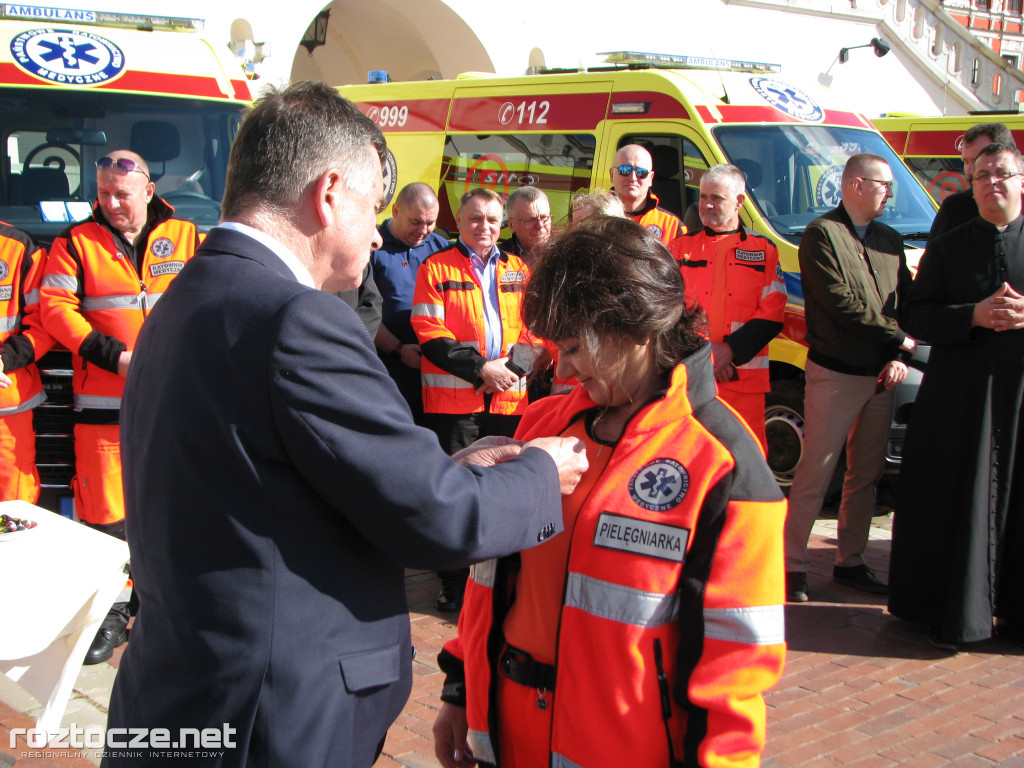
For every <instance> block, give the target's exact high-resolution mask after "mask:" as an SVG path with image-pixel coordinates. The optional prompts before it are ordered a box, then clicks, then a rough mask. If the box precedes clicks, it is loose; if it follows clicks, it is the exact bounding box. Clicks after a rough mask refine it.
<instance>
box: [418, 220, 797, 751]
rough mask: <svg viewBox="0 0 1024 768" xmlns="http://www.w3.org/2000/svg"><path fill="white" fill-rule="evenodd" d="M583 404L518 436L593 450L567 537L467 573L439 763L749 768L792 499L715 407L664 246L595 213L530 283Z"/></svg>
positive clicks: (558, 399) (439, 734) (768, 669)
mask: <svg viewBox="0 0 1024 768" xmlns="http://www.w3.org/2000/svg"><path fill="white" fill-rule="evenodd" d="M524 317H525V319H526V322H527V324H528V326H529V327H530V329H531V332H532V333H534V334H536V335H538V336H541V337H543V338H548V339H551V340H553V341H554V343H555V344H556V346H557V347H558V351H559V357H558V371H557V375H558V376H564V377H567V376H575V377H576V378H577V379H578V380H579V385H578V386H577V387H575V388H574V389H573V390H572V391H571V392H569V393H567V394H565V395H562V396H554V397H548V398H545V399H543V400H541V401H538V402H537V403H535V404H533V405H532V406H531V407H530V409H529V410H528V411H527V413H526V415H525V416H524V418H523V420H522V422H521V424H520V427H519V432H518V433H517V437H518V438H520V439H529V438H531V437H533V436H535V435H541V434H543V435H552V434H559V435H565V436H574V437H577V438H579V439H581V440H583V441H584V442H585V443H586V446H587V457H588V461H589V464H590V469H589V470H588V472H587V474H586V475H584V478H583V480H582V481H581V482H580V484H579V486H578V487H577V489H576V491H575V492H574V493H573V494H572V495H571V496H567V497H565V499H564V502H563V516H564V522H565V533H564V534H562V535H560V536H556V537H554V538H552V539H551V540H550V541H547V542H545V543H544V544H542V545H540V546H538V547H535V548H534V549H531V550H529V551H526V552H523V553H521V554H520V555H518V556H516V557H512V558H502V559H500V560H496V561H488V562H485V563H481V564H478V565H476V566H474V567H473V569H472V572H471V576H470V582H469V586H468V589H467V592H466V597H465V603H464V605H463V609H462V614H461V617H460V619H459V635H458V637H457V638H455V639H454V640H452V641H451V642H449V643H448V644H447V645H446V646H445V649H444V650H443V651H442V653H441V654H440V656H439V658H438V661H439V663H440V665H441V668H442V669H443V670H444V671H445V672H446V674H447V679H446V684H445V688H444V692H443V695H442V699H443V700H444V701H445V704H444V706H443V707H442V710H441V712H440V713H439V715H438V718H437V721H436V723H435V725H434V736H435V751H436V754H437V757H438V759H439V760H440V761H441V762H442V764H443V765H445V766H446V768H455V766H460V765H470V764H472V762H474V761H475V762H476V763H479V764H484V765H497V766H501V767H502V768H524V767H526V766H529V767H533V766H585V767H586V768H602V767H603V766H609V767H611V766H615V767H616V768H617V767H618V766H622V765H643V766H681V765H701V766H719V765H722V766H724V765H729V766H751V767H752V766H756V765H758V764H759V757H760V753H761V751H762V749H763V747H764V742H765V705H764V700H763V697H762V695H763V692H764V691H765V690H767V689H768V688H769V687H771V686H772V685H773V684H774V683H775V682H776V681H777V680H778V678H779V676H780V675H781V673H782V667H783V661H784V657H785V642H784V627H783V606H782V604H783V599H784V569H783V553H782V526H783V520H784V517H785V502H784V500H783V498H782V495H781V493H780V492H779V490H778V487H777V486H776V485H775V482H774V480H773V478H772V474H771V472H770V471H769V469H768V467H767V466H766V464H765V462H764V459H763V458H762V456H761V452H760V449H759V447H758V445H757V443H756V442H755V441H754V439H753V438H752V437H751V436H750V434H749V432H748V431H747V430H746V429H745V428H744V426H743V425H742V424H741V423H740V422H739V420H738V419H737V418H736V417H735V415H734V414H733V413H732V411H730V410H729V409H728V408H727V407H725V406H724V405H723V404H722V403H721V402H720V401H718V400H717V399H716V397H715V382H714V376H713V373H712V368H711V360H710V353H709V345H708V344H707V342H705V341H704V339H703V337H702V336H701V334H700V325H701V323H702V322H703V316H702V314H701V313H700V310H699V309H694V308H688V307H687V306H686V305H685V303H684V301H683V284H682V278H681V276H680V274H679V270H678V268H677V267H676V265H675V262H674V261H673V260H672V258H671V256H670V255H669V253H668V251H667V250H666V249H665V248H664V246H662V245H661V243H660V242H658V241H657V239H656V238H655V237H653V236H652V235H651V234H650V233H648V232H647V231H646V230H644V229H643V227H640V226H638V225H636V224H634V223H633V222H630V221H628V220H623V219H614V218H608V217H598V218H597V219H595V220H594V221H593V222H588V223H587V224H586V225H585V226H583V227H581V228H579V229H576V230H573V231H570V232H568V233H565V234H564V235H562V236H561V237H560V238H559V239H557V240H556V241H554V242H553V243H552V244H551V246H550V247H549V251H548V253H547V254H546V255H545V256H544V258H543V259H541V260H540V262H539V266H538V268H537V271H536V272H535V273H534V274H533V276H532V278H531V281H530V283H529V285H528V287H527V294H526V298H525V302H524Z"/></svg>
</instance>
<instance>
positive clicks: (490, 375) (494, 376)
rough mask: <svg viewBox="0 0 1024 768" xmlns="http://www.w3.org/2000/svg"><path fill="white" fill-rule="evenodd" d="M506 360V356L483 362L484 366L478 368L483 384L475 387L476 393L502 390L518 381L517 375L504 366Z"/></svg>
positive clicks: (491, 392)
mask: <svg viewBox="0 0 1024 768" xmlns="http://www.w3.org/2000/svg"><path fill="white" fill-rule="evenodd" d="M507 362H508V358H507V357H502V358H499V359H497V360H488V361H487V362H486V363H484V367H483V368H481V369H480V379H481V380H482V381H483V384H481V385H480V386H479V387H477V389H476V393H477V394H478V395H482V394H493V393H495V392H504V391H505V390H507V389H511V388H512V387H513V386H514V385H515V383H516V382H517V381H519V377H518V376H516V375H515V374H514V373H512V371H510V370H509V369H508V368H507V367H506V365H505V363H507Z"/></svg>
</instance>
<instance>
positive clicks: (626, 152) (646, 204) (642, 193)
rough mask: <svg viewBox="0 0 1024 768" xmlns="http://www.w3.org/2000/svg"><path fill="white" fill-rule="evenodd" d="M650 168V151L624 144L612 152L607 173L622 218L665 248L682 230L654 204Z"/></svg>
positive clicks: (673, 215) (663, 210)
mask: <svg viewBox="0 0 1024 768" xmlns="http://www.w3.org/2000/svg"><path fill="white" fill-rule="evenodd" d="M653 167H654V160H653V158H652V157H651V153H650V152H648V151H647V150H646V149H644V148H643V147H641V146H640V145H639V144H627V145H626V146H624V147H620V148H619V151H618V152H616V153H615V160H614V161H613V162H612V167H611V169H610V170H609V171H608V173H609V175H610V176H611V181H612V187H614V189H615V194H616V195H618V197H619V199H620V200H621V201H622V207H623V208H625V209H626V216H627V217H629V218H631V219H632V220H633V221H635V222H636V223H637V224H640V225H641V226H643V227H646V228H647V229H648V231H650V232H651V233H652V234H653V235H654V236H655V237H657V238H658V239H659V240H661V242H663V243H665V245H668V244H669V243H671V242H672V241H673V240H674V239H675V238H677V237H679V235H681V234H682V233H683V232H684V231H685V230H684V229H683V225H682V223H681V222H680V221H679V217H678V216H676V215H675V214H674V213H671V212H670V211H666V210H665V209H664V208H662V207H661V206H660V205H658V202H659V201H658V196H657V195H655V194H654V193H653V192H651V184H652V183H653V182H654V170H653Z"/></svg>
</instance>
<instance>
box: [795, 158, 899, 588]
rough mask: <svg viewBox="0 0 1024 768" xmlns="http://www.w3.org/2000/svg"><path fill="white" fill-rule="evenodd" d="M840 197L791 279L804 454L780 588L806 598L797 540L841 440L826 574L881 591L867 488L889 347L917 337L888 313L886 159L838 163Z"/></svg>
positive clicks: (890, 240)
mask: <svg viewBox="0 0 1024 768" xmlns="http://www.w3.org/2000/svg"><path fill="white" fill-rule="evenodd" d="M842 184H843V197H842V200H841V201H840V202H839V205H838V206H837V207H836V208H835V209H834V210H832V211H829V212H828V213H826V214H824V215H822V216H819V217H818V218H816V219H815V220H814V221H812V222H811V223H810V224H808V225H807V230H806V231H805V232H804V235H803V238H802V239H801V240H800V254H799V255H800V281H801V284H802V285H803V292H804V310H805V312H806V318H807V334H806V342H807V346H808V347H809V348H810V349H809V351H808V353H807V366H806V369H805V375H806V383H805V387H806V389H805V394H804V452H803V458H802V459H801V461H800V463H799V464H798V465H797V469H796V476H795V477H794V478H793V487H792V488H791V489H790V492H789V513H788V514H787V516H786V530H785V537H786V598H787V600H788V601H789V602H800V603H802V602H806V601H807V600H808V593H807V571H808V568H809V566H810V559H809V557H808V554H807V539H808V537H809V536H810V533H811V528H812V526H813V525H814V520H815V518H816V517H817V516H818V513H819V512H820V511H821V505H822V503H823V502H824V500H825V490H826V487H827V486H828V483H829V480H830V478H831V477H832V474H833V472H834V471H835V466H836V462H837V461H838V460H839V454H840V453H841V452H842V450H843V446H844V445H845V446H846V464H847V470H846V476H845V478H844V481H843V496H842V502H841V503H840V506H839V531H838V536H837V539H838V546H837V548H836V556H835V565H834V566H833V568H832V579H833V580H834V581H836V582H839V583H840V584H846V585H847V586H851V587H854V588H855V589H859V590H861V591H863V592H869V593H872V594H881V595H884V594H885V593H886V591H887V587H886V584H885V583H884V582H883V581H882V580H881V579H879V578H878V577H877V576H875V573H874V572H873V571H872V570H871V568H869V567H868V565H867V563H866V562H865V561H864V550H865V549H866V547H867V543H868V533H869V531H870V528H871V516H872V514H873V513H874V509H875V487H876V486H877V484H878V481H879V480H881V479H882V473H883V472H884V470H885V445H886V436H887V435H888V432H889V424H890V422H891V421H892V409H893V400H894V395H895V393H894V391H893V389H894V387H895V386H896V385H897V384H899V383H900V382H901V381H903V380H904V379H905V378H906V376H907V366H906V364H905V363H903V362H901V361H900V360H898V359H897V356H898V355H899V353H900V352H908V353H913V351H914V350H915V349H916V347H917V342H915V341H914V339H912V338H911V337H909V336H907V335H906V334H905V333H904V332H903V331H901V330H900V328H899V325H898V324H897V322H896V314H897V312H898V310H899V308H900V304H901V302H902V301H903V298H904V297H905V296H906V293H907V291H908V290H909V289H910V285H911V282H912V280H913V278H912V277H911V274H910V270H909V269H908V268H907V261H906V257H905V256H904V253H903V237H902V236H901V235H900V233H899V232H897V231H896V230H895V229H893V228H892V227H889V226H887V225H885V224H883V223H881V222H880V221H878V219H879V218H880V217H881V216H882V215H883V214H884V213H885V206H886V203H888V202H889V200H890V199H891V198H892V196H893V177H892V169H891V168H890V167H889V164H888V163H887V162H886V160H885V159H884V158H882V157H879V156H878V155H869V154H858V155H853V156H852V157H851V158H850V159H849V160H847V161H846V166H845V167H844V169H843V180H842Z"/></svg>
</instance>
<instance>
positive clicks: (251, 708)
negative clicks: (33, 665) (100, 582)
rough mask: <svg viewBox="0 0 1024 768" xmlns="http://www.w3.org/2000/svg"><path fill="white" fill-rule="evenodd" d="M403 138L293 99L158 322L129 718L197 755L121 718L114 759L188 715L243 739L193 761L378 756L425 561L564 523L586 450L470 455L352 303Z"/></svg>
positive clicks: (133, 453)
mask: <svg viewBox="0 0 1024 768" xmlns="http://www.w3.org/2000/svg"><path fill="white" fill-rule="evenodd" d="M384 150H385V146H384V139H383V136H382V134H381V133H380V131H379V129H378V128H377V126H376V125H375V124H374V123H373V122H372V121H370V120H368V119H367V118H365V117H364V116H363V115H362V114H361V113H360V112H359V111H358V110H357V109H356V108H355V107H354V106H353V105H352V104H351V103H349V102H347V101H345V100H344V99H342V98H341V97H339V96H338V94H337V92H336V91H335V90H334V89H331V88H329V87H328V86H326V85H324V84H322V83H298V84H296V85H293V86H290V87H289V88H287V89H286V90H284V91H277V90H274V89H272V90H271V91H270V92H269V93H267V95H265V96H264V97H262V98H261V99H260V100H259V102H258V103H257V104H256V106H255V107H254V108H253V110H252V111H251V112H250V113H249V115H248V116H247V117H246V118H245V119H244V120H243V122H242V125H241V127H240V129H239V133H238V137H237V138H236V140H235V143H234V146H233V147H232V150H231V158H230V161H229V164H228V177H227V183H226V189H225V193H224V200H223V204H222V205H223V207H222V211H223V217H224V221H223V223H222V225H221V227H219V228H217V229H214V230H213V231H212V232H211V233H210V235H209V237H208V238H207V240H206V242H205V244H204V246H203V248H202V250H201V252H200V253H199V254H198V255H197V256H196V258H195V259H194V267H192V266H191V265H190V266H189V267H187V268H186V269H184V270H183V271H182V272H181V274H180V275H179V277H178V279H177V280H176V281H175V284H174V286H173V288H174V290H171V291H168V292H167V293H165V294H164V296H163V297H162V298H161V300H160V303H159V304H158V305H157V307H156V308H155V310H154V311H153V313H152V315H151V316H150V318H149V320H148V322H147V324H146V327H145V329H144V332H143V334H142V335H141V336H140V338H139V343H138V346H137V347H136V350H135V355H134V358H133V363H132V368H131V371H130V375H129V377H128V381H127V384H126V390H125V397H124V408H123V417H122V435H123V440H124V445H125V451H124V453H125V457H126V458H125V496H126V501H127V504H128V507H129V509H130V510H131V514H130V516H129V517H128V520H129V522H128V543H129V545H130V547H131V551H132V564H133V568H134V576H135V583H136V588H137V589H138V590H139V592H140V594H141V596H142V606H143V607H142V609H141V612H140V614H139V616H138V618H137V620H136V624H135V626H134V629H133V630H132V634H131V641H130V643H129V647H128V650H127V652H126V653H125V655H124V657H123V659H122V662H121V666H120V671H119V673H118V676H117V679H116V681H115V683H114V689H113V693H112V696H111V703H110V715H109V719H108V728H109V729H115V728H116V729H137V728H148V729H155V728H160V729H168V731H169V734H170V739H169V741H170V746H171V749H168V748H167V747H168V744H167V743H166V742H158V743H156V744H154V743H150V744H149V748H142V749H138V748H136V746H135V744H134V743H133V744H132V746H131V747H130V748H129V747H128V746H127V744H128V742H129V738H128V734H129V733H130V734H137V733H140V732H139V731H134V730H132V731H125V730H120V731H115V733H119V734H121V735H122V736H124V737H125V738H123V739H121V744H122V745H124V746H123V747H122V748H121V749H114V750H111V752H110V753H109V755H108V757H107V758H106V759H105V760H104V765H117V766H122V765H149V764H151V763H152V762H153V760H154V758H166V757H170V756H171V753H172V752H173V751H174V750H175V749H178V750H179V751H180V750H184V749H188V748H189V747H190V746H191V744H190V742H188V741H187V739H184V738H181V739H180V740H179V737H180V736H181V732H180V729H183V728H184V729H200V731H202V733H203V734H204V743H203V746H204V747H206V746H207V745H206V741H205V735H206V734H207V733H208V731H207V730H203V729H216V730H217V731H219V736H218V737H217V739H216V741H219V742H220V747H221V748H219V749H205V750H203V754H205V755H213V757H204V758H199V759H196V758H195V757H193V758H190V764H195V763H197V762H198V763H201V764H203V765H218V766H242V765H245V766H273V768H287V767H288V766H295V767H296V768H299V767H301V768H314V767H316V766H369V765H370V764H371V763H372V762H373V761H374V759H375V756H376V754H377V753H378V751H379V746H380V745H381V744H382V742H383V738H384V734H385V732H386V730H387V727H388V725H390V723H391V722H392V720H393V719H394V718H395V717H396V716H397V715H398V713H399V712H400V711H401V709H402V706H403V704H404V702H405V700H406V698H407V696H408V693H409V690H410V687H411V674H412V671H411V664H410V662H411V656H412V653H411V648H410V639H409V619H408V615H407V608H406V603H405V594H404V582H403V568H404V567H406V566H411V567H419V568H430V569H437V568H450V567H455V566H461V565H465V564H468V563H470V562H472V561H476V560H481V559H484V558H488V557H492V556H495V555H500V554H504V553H509V552H514V551H516V550H519V549H522V548H525V547H529V546H532V545H534V544H537V543H538V542H540V541H543V540H545V539H547V538H548V537H549V536H551V535H553V534H554V533H556V532H557V531H558V530H559V529H560V528H561V516H562V513H561V503H560V496H559V490H560V489H561V490H562V491H563V492H569V491H571V489H572V488H573V487H575V483H576V481H577V480H578V479H579V475H580V474H581V473H582V472H583V471H584V470H585V468H586V459H585V457H583V456H581V455H580V454H579V453H575V452H574V449H575V448H576V447H577V446H576V445H575V444H574V443H573V442H572V441H569V440H564V439H561V438H545V439H543V440H541V441H535V442H533V443H529V444H527V445H525V446H523V447H522V449H521V450H520V449H519V448H517V447H515V446H508V447H505V448H503V447H502V446H491V447H489V448H479V447H477V448H475V449H474V448H472V447H471V448H470V449H467V450H469V451H470V453H471V456H470V458H471V459H476V460H478V461H480V462H484V463H486V462H488V461H491V460H495V459H497V460H501V459H505V458H507V461H505V462H504V463H500V464H498V465H496V466H492V467H488V468H486V469H484V468H477V467H474V468H466V467H463V466H459V464H457V463H456V462H453V461H452V460H451V458H449V457H448V456H446V455H445V453H444V452H443V451H442V450H441V448H440V447H439V446H438V443H437V439H436V438H435V437H434V435H433V433H431V432H429V431H428V430H425V429H422V428H419V427H416V426H415V425H414V424H413V422H412V418H411V415H410V412H409V409H408V407H407V406H406V404H405V402H404V401H403V400H402V398H401V396H400V395H399V393H398V390H397V389H396V388H395V386H394V384H393V383H392V382H391V380H390V379H389V378H388V375H387V373H386V372H385V370H384V368H383V366H382V365H381V363H380V361H379V360H378V358H377V356H376V354H375V353H374V350H373V344H372V342H371V341H370V338H369V336H368V334H367V332H366V329H365V328H364V327H363V325H362V324H361V323H360V322H359V320H358V319H357V317H356V315H355V313H354V312H353V311H352V310H351V309H350V308H349V307H348V306H346V305H345V304H344V303H343V302H342V301H341V300H340V299H338V298H337V297H335V296H333V295H332V293H333V292H336V291H345V290H351V289H352V288H355V287H356V286H357V285H358V282H359V279H360V276H361V275H362V273H363V270H364V268H365V266H366V264H367V263H368V260H369V257H370V252H371V250H372V249H373V248H375V247H380V244H381V243H380V237H379V235H378V234H377V230H376V228H375V226H374V224H375V221H374V215H375V214H374V211H375V208H376V206H377V203H378V200H379V197H380V193H381V189H382V175H381V166H380V158H381V156H382V155H383V152H384ZM318 288H319V289H322V290H316V289H318ZM494 454H497V455H494ZM509 454H516V455H514V456H512V457H511V458H508V455H509ZM456 458H462V459H463V460H464V461H465V460H466V457H465V455H463V456H462V457H456ZM553 459H554V460H553ZM150 733H152V731H150ZM146 741H149V742H152V741H153V739H150V738H148V737H147V739H146ZM143 746H145V744H143Z"/></svg>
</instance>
